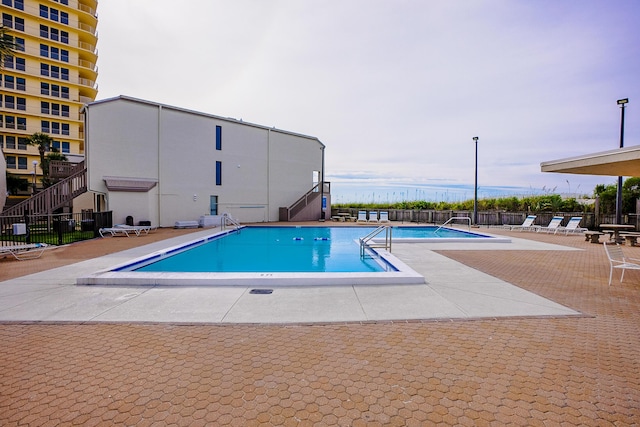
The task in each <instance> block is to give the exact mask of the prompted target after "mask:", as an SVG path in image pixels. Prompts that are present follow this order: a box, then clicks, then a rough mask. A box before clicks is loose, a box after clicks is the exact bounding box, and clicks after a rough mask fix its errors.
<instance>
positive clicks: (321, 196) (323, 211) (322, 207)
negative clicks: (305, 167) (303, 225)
mask: <svg viewBox="0 0 640 427" xmlns="http://www.w3.org/2000/svg"><path fill="white" fill-rule="evenodd" d="M320 144H321V145H322V147H321V148H320V150H321V151H322V166H321V169H322V170H321V171H320V175H321V176H320V220H321V221H324V220H325V216H326V213H325V210H324V149H325V146H324V144H322V143H320Z"/></svg>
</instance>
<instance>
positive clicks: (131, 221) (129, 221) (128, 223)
mask: <svg viewBox="0 0 640 427" xmlns="http://www.w3.org/2000/svg"><path fill="white" fill-rule="evenodd" d="M125 222H126V223H127V225H129V226H133V217H132V216H131V215H129V216H128V217H127V218H126V220H125Z"/></svg>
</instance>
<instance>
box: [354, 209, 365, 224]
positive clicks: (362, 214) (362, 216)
mask: <svg viewBox="0 0 640 427" xmlns="http://www.w3.org/2000/svg"><path fill="white" fill-rule="evenodd" d="M356 222H367V211H358V219H357V220H356Z"/></svg>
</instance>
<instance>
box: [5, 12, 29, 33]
mask: <svg viewBox="0 0 640 427" xmlns="http://www.w3.org/2000/svg"><path fill="white" fill-rule="evenodd" d="M2 25H4V26H5V27H7V28H13V29H14V30H19V31H24V19H22V18H18V17H17V16H16V17H14V16H13V15H9V14H8V13H3V14H2Z"/></svg>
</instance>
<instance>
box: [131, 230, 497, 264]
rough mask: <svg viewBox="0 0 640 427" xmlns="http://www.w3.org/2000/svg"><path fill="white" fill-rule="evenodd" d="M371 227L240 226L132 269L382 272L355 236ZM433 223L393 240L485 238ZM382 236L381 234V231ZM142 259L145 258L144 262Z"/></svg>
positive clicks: (396, 235)
mask: <svg viewBox="0 0 640 427" xmlns="http://www.w3.org/2000/svg"><path fill="white" fill-rule="evenodd" d="M372 230H374V228H373V227H245V228H243V229H242V230H241V231H240V232H232V233H227V234H225V235H224V236H221V237H217V238H213V239H211V240H209V241H207V242H206V243H203V244H198V245H193V246H192V247H188V248H186V249H185V250H179V251H175V253H172V252H170V253H169V254H170V255H169V254H163V255H158V256H156V257H155V258H152V259H151V260H148V261H149V262H150V263H148V264H146V265H140V264H137V265H134V266H127V267H125V268H124V269H122V270H120V271H123V270H126V271H136V272H220V273H258V272H273V273H276V272H299V273H329V272H355V273H359V272H384V271H396V269H395V267H393V266H392V265H390V264H389V263H387V262H385V261H383V260H380V259H378V258H376V259H371V258H368V257H365V258H364V259H363V258H361V257H360V247H359V245H358V243H357V240H358V238H360V237H364V236H366V235H367V234H368V233H370V232H371V231H372ZM436 230H437V227H394V228H393V238H394V239H395V238H400V239H402V238H485V239H486V238H487V236H483V235H479V234H474V233H467V232H464V231H458V230H451V229H440V230H437V231H436ZM381 236H382V237H383V238H384V233H382V234H381ZM145 262H147V261H145Z"/></svg>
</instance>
